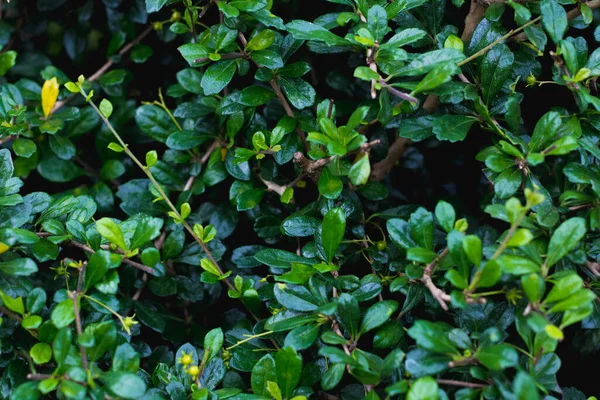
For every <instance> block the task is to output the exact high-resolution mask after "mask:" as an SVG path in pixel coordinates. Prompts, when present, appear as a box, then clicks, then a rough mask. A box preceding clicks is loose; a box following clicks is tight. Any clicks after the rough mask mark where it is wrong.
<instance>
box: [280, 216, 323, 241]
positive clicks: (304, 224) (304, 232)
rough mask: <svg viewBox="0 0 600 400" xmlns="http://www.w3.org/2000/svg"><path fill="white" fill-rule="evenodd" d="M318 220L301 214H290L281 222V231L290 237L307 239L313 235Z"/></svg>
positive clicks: (317, 225)
mask: <svg viewBox="0 0 600 400" xmlns="http://www.w3.org/2000/svg"><path fill="white" fill-rule="evenodd" d="M319 225H320V224H319V220H318V219H316V218H314V217H309V216H306V215H301V214H292V215H290V216H289V217H287V218H286V219H284V220H283V222H282V224H281V231H282V232H283V233H284V234H285V235H287V236H292V237H307V236H312V235H314V234H315V231H316V230H317V228H318V227H319Z"/></svg>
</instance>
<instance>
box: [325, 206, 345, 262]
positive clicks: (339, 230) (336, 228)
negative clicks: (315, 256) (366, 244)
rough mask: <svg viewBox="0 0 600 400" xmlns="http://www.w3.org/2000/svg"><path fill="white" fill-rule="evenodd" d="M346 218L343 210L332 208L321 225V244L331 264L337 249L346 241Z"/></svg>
mask: <svg viewBox="0 0 600 400" xmlns="http://www.w3.org/2000/svg"><path fill="white" fill-rule="evenodd" d="M345 231H346V216H345V214H344V210H342V209H341V208H339V207H338V208H332V209H331V210H329V211H328V212H327V214H325V217H324V218H323V223H322V224H321V242H322V244H323V249H324V250H325V256H326V258H327V262H329V263H331V261H332V260H333V258H334V257H335V252H336V251H337V248H338V247H339V245H340V244H341V243H342V240H343V239H344V232H345Z"/></svg>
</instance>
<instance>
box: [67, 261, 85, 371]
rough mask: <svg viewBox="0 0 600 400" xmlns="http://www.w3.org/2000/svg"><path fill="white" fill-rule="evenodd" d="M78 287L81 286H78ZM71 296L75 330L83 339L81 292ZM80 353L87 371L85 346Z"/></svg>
mask: <svg viewBox="0 0 600 400" xmlns="http://www.w3.org/2000/svg"><path fill="white" fill-rule="evenodd" d="M84 265H85V264H84ZM82 268H83V267H82ZM83 272H84V271H83V269H82V271H81V272H80V274H81V275H83ZM81 275H80V276H81ZM77 286H79V285H77ZM69 296H70V297H71V300H73V310H74V312H75V329H77V336H78V337H81V335H82V334H83V329H82V328H81V316H80V315H79V291H77V292H75V293H70V294H69ZM79 352H80V353H81V362H82V363H83V369H86V370H87V369H88V359H87V355H86V352H85V347H83V345H79Z"/></svg>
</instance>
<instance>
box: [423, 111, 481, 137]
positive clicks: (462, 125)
mask: <svg viewBox="0 0 600 400" xmlns="http://www.w3.org/2000/svg"><path fill="white" fill-rule="evenodd" d="M475 121H476V120H475V118H473V117H470V116H467V115H449V114H446V115H442V116H441V117H438V118H436V119H435V120H434V122H433V133H434V134H435V136H436V137H437V138H438V140H448V141H450V142H452V143H454V142H460V141H462V140H465V138H466V137H467V133H469V130H470V129H471V126H472V125H473V124H474V123H475Z"/></svg>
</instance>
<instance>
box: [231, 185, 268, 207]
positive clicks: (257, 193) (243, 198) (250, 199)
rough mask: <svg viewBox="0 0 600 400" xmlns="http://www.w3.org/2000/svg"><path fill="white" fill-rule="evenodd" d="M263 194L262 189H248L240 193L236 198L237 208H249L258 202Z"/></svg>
mask: <svg viewBox="0 0 600 400" xmlns="http://www.w3.org/2000/svg"><path fill="white" fill-rule="evenodd" d="M264 195H265V190H264V189H250V190H246V191H245V192H243V193H242V194H240V195H239V196H238V198H237V210H238V211H246V210H251V209H253V208H254V207H256V206H257V205H258V203H260V201H261V200H262V198H263V196H264Z"/></svg>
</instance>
